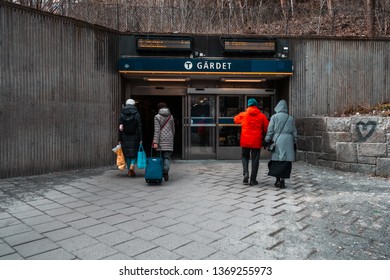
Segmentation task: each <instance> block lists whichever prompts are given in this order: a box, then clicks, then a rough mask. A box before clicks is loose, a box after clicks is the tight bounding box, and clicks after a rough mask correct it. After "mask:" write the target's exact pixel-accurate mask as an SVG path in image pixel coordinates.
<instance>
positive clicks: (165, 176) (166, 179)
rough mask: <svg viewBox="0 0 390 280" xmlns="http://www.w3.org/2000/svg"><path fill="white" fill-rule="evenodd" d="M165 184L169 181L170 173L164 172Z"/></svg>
mask: <svg viewBox="0 0 390 280" xmlns="http://www.w3.org/2000/svg"><path fill="white" fill-rule="evenodd" d="M163 176H164V180H165V182H166V181H168V180H169V175H168V172H164V174H163Z"/></svg>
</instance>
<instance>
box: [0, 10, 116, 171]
mask: <svg viewBox="0 0 390 280" xmlns="http://www.w3.org/2000/svg"><path fill="white" fill-rule="evenodd" d="M118 44H119V35H118V34H117V33H115V32H112V31H110V30H106V29H102V28H97V27H94V26H92V25H87V24H83V23H81V22H78V21H73V20H66V19H64V18H59V17H55V16H51V15H48V14H46V13H40V12H37V11H35V10H31V9H28V8H15V6H13V5H8V4H4V3H3V4H1V3H0V130H1V131H0V149H1V150H0V157H1V160H0V171H1V172H0V175H1V178H5V177H13V176H20V175H31V174H41V173H48V172H53V171H62V170H70V169H79V168H91V167H98V166H104V165H109V164H113V153H112V151H111V148H112V146H113V145H114V144H115V138H116V135H115V131H116V130H115V128H116V123H117V118H118V114H119V108H120V83H119V76H118V72H117V68H116V64H117V61H118V57H119V54H118V50H119V46H118Z"/></svg>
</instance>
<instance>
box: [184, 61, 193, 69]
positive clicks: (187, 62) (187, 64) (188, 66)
mask: <svg viewBox="0 0 390 280" xmlns="http://www.w3.org/2000/svg"><path fill="white" fill-rule="evenodd" d="M184 68H185V69H187V70H191V69H192V62H191V61H186V62H184Z"/></svg>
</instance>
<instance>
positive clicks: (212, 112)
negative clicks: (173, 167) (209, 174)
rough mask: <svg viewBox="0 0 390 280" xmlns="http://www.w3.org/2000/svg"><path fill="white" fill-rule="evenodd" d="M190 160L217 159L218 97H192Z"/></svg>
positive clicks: (190, 111) (190, 110)
mask: <svg viewBox="0 0 390 280" xmlns="http://www.w3.org/2000/svg"><path fill="white" fill-rule="evenodd" d="M189 98H190V102H189V106H190V108H189V115H190V120H189V126H188V127H189V136H190V139H189V144H190V145H189V146H190V147H189V158H190V159H215V158H216V151H215V142H216V121H215V120H216V97H215V95H190V96H189Z"/></svg>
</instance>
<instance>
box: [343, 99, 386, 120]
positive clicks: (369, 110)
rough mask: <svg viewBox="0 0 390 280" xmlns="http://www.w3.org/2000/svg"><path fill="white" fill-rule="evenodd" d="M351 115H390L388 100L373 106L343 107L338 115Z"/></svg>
mask: <svg viewBox="0 0 390 280" xmlns="http://www.w3.org/2000/svg"><path fill="white" fill-rule="evenodd" d="M352 115H370V116H381V117H390V102H385V103H382V104H378V105H375V106H366V105H354V106H350V107H348V108H347V109H345V110H344V111H343V112H342V114H341V115H340V116H342V117H347V116H352Z"/></svg>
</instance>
